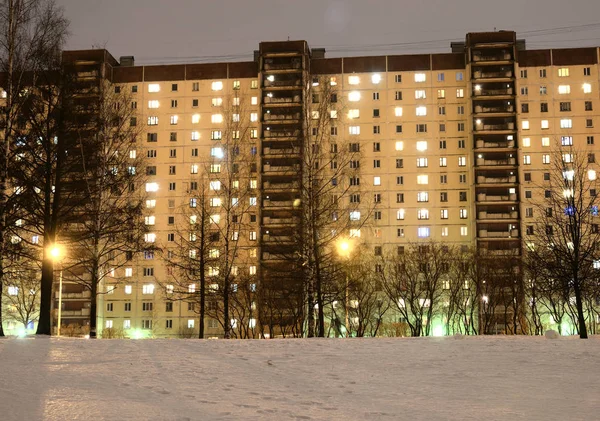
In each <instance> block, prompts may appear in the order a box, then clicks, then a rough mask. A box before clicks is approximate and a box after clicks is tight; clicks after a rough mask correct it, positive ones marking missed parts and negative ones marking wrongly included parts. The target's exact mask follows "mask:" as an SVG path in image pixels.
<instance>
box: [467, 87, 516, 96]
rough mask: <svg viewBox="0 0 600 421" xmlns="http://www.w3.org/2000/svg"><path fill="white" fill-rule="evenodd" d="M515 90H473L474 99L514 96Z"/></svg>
mask: <svg viewBox="0 0 600 421" xmlns="http://www.w3.org/2000/svg"><path fill="white" fill-rule="evenodd" d="M513 95H514V89H513V88H504V89H473V97H474V98H480V97H486V98H487V97H492V96H513Z"/></svg>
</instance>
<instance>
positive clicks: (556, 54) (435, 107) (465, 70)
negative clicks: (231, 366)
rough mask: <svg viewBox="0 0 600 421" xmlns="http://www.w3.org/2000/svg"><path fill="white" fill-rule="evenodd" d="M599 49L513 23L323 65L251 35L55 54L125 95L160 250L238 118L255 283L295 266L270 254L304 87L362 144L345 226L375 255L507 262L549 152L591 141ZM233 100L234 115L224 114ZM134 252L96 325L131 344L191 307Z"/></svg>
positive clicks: (282, 235) (284, 221) (288, 206)
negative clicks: (419, 248)
mask: <svg viewBox="0 0 600 421" xmlns="http://www.w3.org/2000/svg"><path fill="white" fill-rule="evenodd" d="M599 53H600V52H599V49H598V48H570V49H549V50H527V49H526V48H525V43H524V42H522V41H520V40H518V39H517V34H516V33H515V32H511V31H501V32H493V33H471V34H468V35H467V37H466V40H465V42H464V43H454V44H453V45H452V52H449V53H446V54H413V55H387V56H369V57H345V58H326V57H325V51H324V50H322V49H313V50H311V49H310V48H309V46H308V45H307V43H306V42H304V41H287V42H264V43H261V44H260V46H259V50H258V51H257V52H256V53H255V60H254V61H249V62H232V63H207V64H187V65H186V64H174V65H157V66H135V65H134V63H133V60H132V59H131V58H127V57H126V58H121V60H120V61H117V60H115V59H113V58H112V57H110V55H109V54H107V53H106V52H104V51H102V52H98V51H73V52H68V54H69V55H70V56H71V57H72V58H73V59H74V60H76V61H77V62H78V63H79V64H82V65H83V64H85V63H90V64H91V63H101V64H102V66H103V67H102V68H103V72H104V77H106V79H107V80H108V81H110V83H111V84H112V85H113V86H114V87H115V89H118V90H122V91H126V92H128V93H130V94H131V98H132V107H134V108H136V109H137V110H138V117H137V120H136V121H135V122H132V124H138V125H143V126H144V127H145V135H144V137H143V139H141V142H140V144H139V149H138V150H136V151H132V152H131V153H133V154H143V156H144V157H146V158H147V165H148V166H147V168H146V169H144V171H146V172H147V175H148V177H149V179H148V183H147V184H146V186H145V191H146V194H147V196H148V198H147V209H146V213H147V217H148V218H147V223H148V225H149V229H150V233H149V234H148V236H147V238H148V241H149V242H156V243H157V244H158V245H160V246H161V247H165V248H166V249H168V248H169V247H172V245H170V244H169V243H170V242H171V239H172V238H173V235H174V232H175V229H176V225H177V221H176V215H178V212H177V209H179V208H180V207H181V206H185V205H186V204H187V203H188V202H189V193H190V189H191V183H192V181H191V180H192V178H193V176H194V175H195V174H197V173H198V171H199V170H198V168H199V165H200V166H201V165H202V161H203V157H210V160H211V162H213V163H215V162H217V161H218V159H219V157H220V156H221V155H222V150H221V149H220V147H221V146H220V145H221V142H222V140H223V139H222V136H223V133H224V132H226V131H227V129H226V127H225V126H226V125H227V121H225V120H227V119H234V120H235V119H238V120H239V119H243V120H247V121H246V125H245V127H246V128H247V130H248V133H249V139H250V142H251V144H253V145H252V146H251V148H252V149H251V150H252V154H253V155H252V156H253V157H254V159H255V163H256V166H255V168H253V171H252V174H254V175H253V176H251V180H250V188H251V189H253V190H254V191H255V193H252V194H251V195H250V197H249V203H248V205H249V208H248V212H247V213H248V223H247V224H245V225H244V229H243V231H242V232H239V235H240V236H241V238H242V239H243V241H242V245H243V248H244V249H245V250H246V251H247V258H245V259H244V265H243V267H239V268H236V271H240V273H241V272H244V273H247V274H248V276H250V277H251V276H257V277H258V276H264V277H265V279H266V278H268V277H269V276H271V277H273V278H278V277H281V276H283V275H282V273H286V272H287V273H288V275H287V276H289V277H290V279H291V278H292V277H293V275H292V274H290V273H293V272H294V270H295V269H296V268H294V267H292V266H290V264H289V262H287V261H285V260H281V259H279V258H278V252H279V250H281V247H286V248H287V250H288V252H290V253H294V251H295V248H294V247H296V246H297V245H295V244H294V242H293V241H291V238H292V236H291V232H292V231H294V230H295V229H296V228H297V224H299V223H300V217H299V215H298V214H297V208H298V206H297V201H298V199H299V196H298V189H299V184H300V183H301V182H302V170H301V168H300V166H301V165H300V164H301V156H300V153H301V152H300V151H299V150H298V149H294V148H293V147H289V145H287V144H286V143H285V142H286V140H289V138H292V137H295V136H297V133H298V132H301V131H302V130H306V131H308V128H304V127H303V119H302V118H301V116H302V115H304V114H305V113H307V112H309V111H307V107H308V108H310V98H306V95H307V94H306V93H307V92H312V91H307V90H306V86H309V85H310V86H312V88H311V89H313V91H314V92H318V91H319V89H320V88H319V84H321V85H322V84H323V83H329V84H330V85H331V86H332V87H335V91H336V95H337V97H339V99H340V100H339V101H337V103H338V104H339V105H336V104H332V106H331V110H330V111H331V112H332V113H334V114H332V115H331V116H332V117H334V115H335V117H336V118H337V117H339V124H335V122H334V123H332V124H331V127H330V130H331V135H332V136H337V137H339V138H340V139H343V140H344V141H346V142H351V143H353V144H354V143H356V144H359V145H360V146H359V147H360V153H361V155H360V161H361V162H360V177H361V179H362V180H363V185H367V186H368V193H364V192H363V194H368V195H369V196H371V195H373V201H374V202H376V203H377V207H376V211H375V212H373V213H372V214H371V213H370V212H364V214H368V215H369V217H370V218H372V222H371V223H369V224H368V225H365V226H364V227H363V228H361V230H360V231H359V232H352V233H350V232H349V233H347V235H352V236H354V237H358V238H359V240H358V241H359V242H360V243H364V244H366V245H367V247H369V249H371V250H374V251H375V250H376V249H377V248H378V247H395V246H401V245H404V244H408V243H411V242H415V241H426V240H435V241H440V242H446V243H451V244H454V245H457V246H463V247H477V248H478V249H486V250H488V251H489V252H490V253H492V254H498V255H514V256H519V255H520V254H521V250H522V247H523V246H524V244H523V243H524V233H525V232H526V231H527V229H528V228H527V227H528V226H529V223H528V221H530V220H531V218H533V217H534V209H533V205H532V200H533V199H534V197H535V195H536V194H538V193H536V192H538V190H539V188H538V186H539V185H540V183H542V182H543V179H544V174H545V172H547V171H548V168H549V165H550V159H551V156H552V152H551V151H552V150H553V147H555V146H556V145H557V144H562V145H565V144H572V145H574V146H576V147H577V148H580V149H581V150H584V151H587V152H588V153H590V154H592V156H593V153H594V151H595V149H596V148H597V146H596V143H595V141H594V137H596V130H597V125H600V117H599V110H600V102H599V101H600V95H599V92H600V86H599V84H600V74H599V72H598V61H599ZM236 98H238V99H236ZM240 101H242V102H243V103H244V104H245V105H244V107H243V108H244V110H245V113H244V114H238V113H236V111H235V110H236V107H239V106H240V105H239V102H240ZM342 104H343V105H342ZM336 107H337V109H336ZM338 112H339V114H340V115H339V116H337V114H336V113H338ZM342 112H343V115H342ZM306 138H307V139H308V135H307V136H306ZM597 140H598V139H596V141H597ZM565 142H567V143H565ZM205 161H206V160H205ZM532 192H533V193H532ZM215 194H218V192H217V193H215ZM365 206H366V205H365ZM146 257H147V258H141V259H139V260H137V261H135V264H133V263H132V265H131V266H130V267H129V266H128V267H124V268H122V269H119V270H120V271H122V272H123V273H117V274H115V279H118V280H119V282H116V281H115V283H114V285H113V284H111V283H110V282H107V284H106V285H104V287H105V288H106V290H105V291H106V292H107V293H106V294H103V295H101V300H100V304H99V323H98V325H99V327H100V328H101V327H105V328H122V329H124V331H125V332H126V334H127V335H128V336H139V337H141V336H150V335H153V336H158V337H163V336H178V335H181V332H183V331H189V330H190V329H191V330H196V331H197V328H198V326H197V323H198V321H197V313H196V309H194V308H193V306H190V305H189V303H187V302H185V301H174V302H171V303H169V300H168V299H167V300H166V299H165V297H164V294H165V291H163V290H164V284H165V283H168V282H167V281H166V280H167V279H168V277H169V276H171V275H173V274H172V273H169V271H170V269H169V267H168V265H167V264H165V262H164V261H163V260H161V259H159V258H158V257H155V256H153V255H148V256H146ZM73 288H74V289H73V290H71V289H69V287H67V289H66V290H64V294H63V306H65V307H64V311H63V318H66V317H73V318H77V317H81V315H83V316H85V312H86V308H85V304H83V305H82V306H80V305H79V304H76V303H85V298H86V295H85V294H86V293H85V292H83V291H82V290H79V289H77V288H75V287H73ZM80 307H81V308H80ZM77 311H79V312H80V313H81V314H80V313H77ZM71 312H73V313H72V314H71ZM76 313H77V314H76ZM252 320H254V319H252ZM65 323H66V321H65V320H63V324H65ZM234 323H235V322H234ZM244 323H256V322H255V321H254V322H253V321H244ZM205 327H206V330H205V332H206V336H219V335H220V334H221V332H222V329H221V327H220V325H219V323H218V322H217V321H216V320H212V319H210V318H209V319H208V320H207V322H206V326H205Z"/></svg>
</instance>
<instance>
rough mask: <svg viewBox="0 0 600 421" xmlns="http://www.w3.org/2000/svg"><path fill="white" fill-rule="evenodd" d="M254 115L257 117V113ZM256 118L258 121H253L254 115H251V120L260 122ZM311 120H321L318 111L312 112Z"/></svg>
mask: <svg viewBox="0 0 600 421" xmlns="http://www.w3.org/2000/svg"><path fill="white" fill-rule="evenodd" d="M254 114H255V115H256V113H254ZM255 118H256V120H252V115H250V119H251V120H252V121H257V120H258V117H255ZM310 118H311V119H313V120H318V119H319V111H316V110H314V111H311V112H310Z"/></svg>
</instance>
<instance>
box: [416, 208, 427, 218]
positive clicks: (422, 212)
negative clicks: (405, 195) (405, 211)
mask: <svg viewBox="0 0 600 421" xmlns="http://www.w3.org/2000/svg"><path fill="white" fill-rule="evenodd" d="M417 219H429V210H428V209H419V210H418V211H417Z"/></svg>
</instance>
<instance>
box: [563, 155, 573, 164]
mask: <svg viewBox="0 0 600 421" xmlns="http://www.w3.org/2000/svg"><path fill="white" fill-rule="evenodd" d="M562 159H563V162H566V163H567V164H568V163H570V162H573V154H570V153H564V154H563V156H562Z"/></svg>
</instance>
